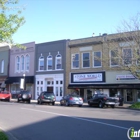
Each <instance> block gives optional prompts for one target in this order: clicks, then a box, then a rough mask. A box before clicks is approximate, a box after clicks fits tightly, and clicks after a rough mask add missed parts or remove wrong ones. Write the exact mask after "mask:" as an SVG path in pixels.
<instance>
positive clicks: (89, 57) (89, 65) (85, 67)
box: [82, 52, 90, 68]
mask: <svg viewBox="0 0 140 140" xmlns="http://www.w3.org/2000/svg"><path fill="white" fill-rule="evenodd" d="M85 53H88V54H89V67H83V54H85ZM82 68H90V52H83V53H82Z"/></svg>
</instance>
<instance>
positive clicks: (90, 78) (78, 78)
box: [73, 73, 103, 82]
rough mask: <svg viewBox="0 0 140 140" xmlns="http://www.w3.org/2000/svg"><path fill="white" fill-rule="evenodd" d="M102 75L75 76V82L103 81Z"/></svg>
mask: <svg viewBox="0 0 140 140" xmlns="http://www.w3.org/2000/svg"><path fill="white" fill-rule="evenodd" d="M102 79H103V78H102V73H88V74H74V75H73V81H74V82H84V81H102Z"/></svg>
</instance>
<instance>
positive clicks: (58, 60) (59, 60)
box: [55, 52, 62, 70]
mask: <svg viewBox="0 0 140 140" xmlns="http://www.w3.org/2000/svg"><path fill="white" fill-rule="evenodd" d="M55 59H56V60H55V62H56V63H55V64H56V65H55V69H57V70H58V69H62V56H61V54H59V52H58V54H57V55H56V58H55Z"/></svg>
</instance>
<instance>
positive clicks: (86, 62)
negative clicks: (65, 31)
mask: <svg viewBox="0 0 140 140" xmlns="http://www.w3.org/2000/svg"><path fill="white" fill-rule="evenodd" d="M88 67H90V59H89V53H83V68H88Z"/></svg>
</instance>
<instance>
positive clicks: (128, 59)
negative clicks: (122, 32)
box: [123, 48, 132, 65]
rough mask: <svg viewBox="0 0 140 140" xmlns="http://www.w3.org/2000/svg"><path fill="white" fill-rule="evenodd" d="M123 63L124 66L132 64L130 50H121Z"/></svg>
mask: <svg viewBox="0 0 140 140" xmlns="http://www.w3.org/2000/svg"><path fill="white" fill-rule="evenodd" d="M123 61H124V64H125V65H128V64H132V50H131V49H126V48H125V49H123Z"/></svg>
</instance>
